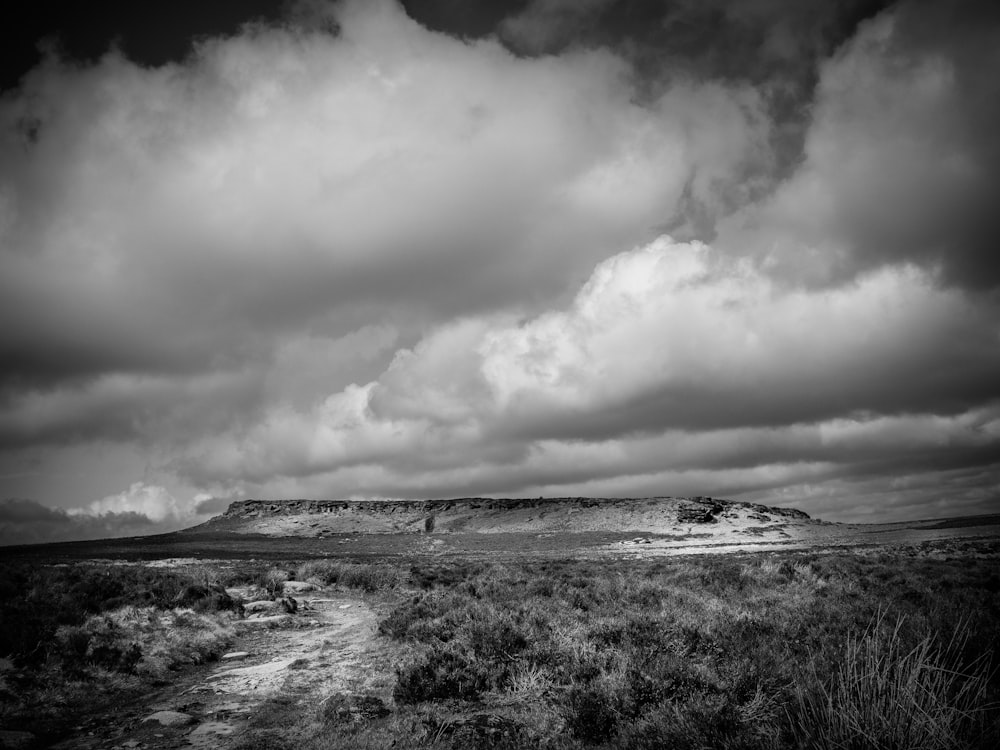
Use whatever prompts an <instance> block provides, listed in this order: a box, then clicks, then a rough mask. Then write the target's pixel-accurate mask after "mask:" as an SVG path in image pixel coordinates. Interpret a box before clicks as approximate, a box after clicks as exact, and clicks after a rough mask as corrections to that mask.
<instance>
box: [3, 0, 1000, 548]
mask: <svg viewBox="0 0 1000 750" xmlns="http://www.w3.org/2000/svg"><path fill="white" fill-rule="evenodd" d="M201 5H204V4H195V3H184V2H181V3H178V4H175V5H172V6H170V13H169V14H166V11H163V13H161V14H160V16H157V15H156V14H152V15H150V14H146V15H142V14H139V13H138V11H136V10H134V9H133V7H132V5H131V4H122V3H115V2H97V3H94V4H87V6H86V10H83V9H82V8H83V6H79V4H66V7H65V8H61V7H58V6H59V4H56V5H55V6H54V7H46V9H45V10H46V12H45V13H44V14H43V13H41V12H40V13H39V15H38V17H37V18H36V19H34V20H33V21H30V22H28V23H26V24H25V25H24V26H22V27H21V28H20V29H15V30H11V29H8V30H7V31H5V32H4V33H5V34H15V35H16V39H15V38H11V39H5V40H3V41H4V42H5V44H4V49H5V53H4V57H3V70H2V78H0V86H2V87H3V88H2V93H0V498H5V499H2V500H0V543H16V542H27V541H44V540H50V539H64V538H75V537H87V536H108V535H119V534H137V533H148V532H151V531H157V530H165V529H170V528H179V527H183V526H186V525H191V524H193V523H196V522H198V521H201V520H204V519H205V518H207V517H208V516H209V515H211V514H213V513H215V512H218V511H220V510H221V509H224V507H225V505H226V504H227V503H228V502H229V501H230V500H232V499H240V498H246V497H322V498H334V497H336V498H347V497H380V498H381V497H385V498H429V497H458V496H466V495H492V496H539V495H601V496H636V495H690V494H696V495H713V496H719V497H729V498H733V499H743V500H752V501H757V502H765V503H770V504H777V505H786V506H793V507H798V508H801V509H803V510H805V511H807V512H809V513H811V514H813V515H816V516H819V517H822V518H825V519H829V520H900V519H907V518H918V517H931V516H952V515H962V514H971V513H984V512H990V511H993V510H996V509H997V508H998V507H1000V213H998V212H997V206H998V205H1000V75H998V74H1000V9H998V8H997V7H996V6H995V4H991V3H986V2H983V3H975V2H954V3H938V2H930V1H926V2H923V1H920V0H902V1H901V2H898V3H895V4H893V3H886V2H870V1H869V0H841V1H840V2H828V1H827V0H822V1H820V0H815V1H810V2H802V1H801V0H794V1H793V0H750V1H749V2H741V3H730V2H725V1H724V0H710V1H708V2H704V1H701V0H699V2H694V0H674V1H668V2H659V1H657V2H653V1H652V0H586V1H581V0H520V1H517V2H513V1H511V2H502V1H500V0H494V1H492V2H484V3H472V4H470V3H462V2H457V0H420V1H419V2H417V1H413V2H403V3H402V4H399V3H397V2H395V1H394V0H379V1H369V2H362V1H361V0H346V1H344V2H336V3H333V2H325V1H324V0H315V1H313V2H292V3H281V2H274V3H268V2H263V1H258V2H244V3H236V2H233V3H217V4H213V8H212V10H211V11H208V10H205V9H203V8H202V7H201ZM143 13H145V11H143ZM164 14H166V15H164Z"/></svg>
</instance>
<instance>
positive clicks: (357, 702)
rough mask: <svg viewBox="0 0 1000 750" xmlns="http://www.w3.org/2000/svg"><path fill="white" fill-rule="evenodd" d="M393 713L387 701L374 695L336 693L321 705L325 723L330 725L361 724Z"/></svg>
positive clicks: (321, 713)
mask: <svg viewBox="0 0 1000 750" xmlns="http://www.w3.org/2000/svg"><path fill="white" fill-rule="evenodd" d="M390 713H392V712H391V711H390V710H389V708H388V707H387V706H386V705H385V702H384V701H383V700H382V699H381V698H379V697H377V696H374V695H346V694H344V693H334V694H333V695H331V696H329V697H328V698H327V699H326V700H325V701H323V703H322V704H321V706H320V715H321V717H322V720H323V723H325V724H327V725H328V726H342V725H344V724H361V723H364V722H367V721H372V720H374V719H381V718H383V717H385V716H388V715H389V714H390Z"/></svg>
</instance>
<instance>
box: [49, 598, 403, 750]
mask: <svg viewBox="0 0 1000 750" xmlns="http://www.w3.org/2000/svg"><path fill="white" fill-rule="evenodd" d="M296 599H297V601H298V602H299V604H300V608H299V611H298V612H296V613H295V614H294V615H278V616H274V615H266V616H261V617H253V616H252V617H249V618H247V619H246V620H243V621H241V622H240V623H239V624H238V631H237V637H236V640H235V643H234V644H233V647H232V649H231V651H230V655H229V658H224V659H223V660H220V661H218V662H215V663H213V664H210V665H205V666H204V667H201V668H199V669H197V670H193V671H192V672H190V673H188V674H186V675H184V676H183V677H181V678H180V679H178V681H176V682H174V683H173V684H171V685H170V686H168V687H167V688H164V689H163V690H161V691H160V692H158V693H154V694H152V695H150V696H147V697H146V698H145V699H143V700H137V701H135V702H134V704H133V705H131V706H127V707H126V706H123V707H122V708H121V709H120V710H118V711H116V712H114V713H113V714H112V715H106V716H96V717H93V718H92V719H90V720H89V721H87V722H85V723H84V724H83V725H82V726H81V727H80V728H79V734H78V735H77V736H74V737H72V738H69V739H66V740H64V741H62V742H60V743H59V744H58V745H54V746H53V748H55V749H57V750H71V749H72V750H75V749H77V748H79V750H165V749H167V748H170V749H171V750H175V749H179V748H212V749H213V750H224V748H226V747H229V746H230V745H232V744H234V742H235V741H236V740H237V739H238V737H239V735H240V733H241V731H242V729H243V728H244V727H245V726H246V724H247V721H248V720H249V719H250V717H251V716H252V715H253V714H254V712H255V711H257V710H258V709H259V708H260V707H261V705H262V704H264V703H265V702H266V701H268V699H275V698H276V697H279V696H294V697H295V698H296V699H300V700H302V699H305V700H308V701H313V702H315V703H316V704H317V705H318V704H319V703H320V702H321V701H322V700H323V699H324V698H325V697H326V696H328V695H331V694H333V693H354V692H360V691H365V692H367V693H369V694H371V693H375V694H378V693H383V692H387V691H388V690H389V689H390V684H391V683H390V680H389V679H388V674H386V673H385V670H379V669H377V668H374V669H373V665H375V664H376V663H377V662H379V660H380V658H381V657H382V656H384V654H382V651H383V650H384V646H383V645H382V644H381V643H379V641H378V639H377V638H376V627H377V623H378V616H377V615H376V613H375V612H374V611H373V610H372V609H371V608H370V607H369V606H368V605H367V604H366V603H365V602H364V601H363V600H362V599H359V598H357V597H351V596H347V595H341V594H338V593H330V592H323V591H317V592H310V593H308V594H299V595H297V596H296ZM385 697H386V698H388V695H385Z"/></svg>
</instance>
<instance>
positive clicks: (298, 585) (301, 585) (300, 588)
mask: <svg viewBox="0 0 1000 750" xmlns="http://www.w3.org/2000/svg"><path fill="white" fill-rule="evenodd" d="M318 588H319V586H317V585H316V584H315V583H309V581H285V593H286V594H301V593H303V592H305V591H315V590H316V589H318Z"/></svg>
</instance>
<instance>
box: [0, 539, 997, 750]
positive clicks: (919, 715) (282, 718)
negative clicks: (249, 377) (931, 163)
mask: <svg viewBox="0 0 1000 750" xmlns="http://www.w3.org/2000/svg"><path fill="white" fill-rule="evenodd" d="M288 576H294V577H295V578H297V579H299V580H305V579H312V580H317V581H319V582H322V583H324V584H326V585H328V586H332V587H340V588H345V589H351V590H354V591H357V592H361V593H362V594H363V595H364V596H366V597H369V598H370V599H371V600H372V601H373V602H377V603H378V604H379V609H380V611H382V612H383V613H384V616H383V617H382V619H381V622H380V624H379V626H378V630H379V636H378V637H379V638H380V639H382V640H383V641H384V642H385V643H386V644H387V645H388V646H392V647H393V648H394V649H395V651H394V653H396V654H397V655H398V658H396V659H395V665H394V671H395V673H394V675H393V677H394V680H393V688H392V692H391V695H346V694H331V695H323V696H310V697H305V696H294V695H277V696H273V697H272V698H271V699H270V700H269V701H267V702H266V703H265V704H264V705H262V706H261V707H260V709H259V710H258V711H257V712H256V713H255V714H254V715H253V716H252V717H251V718H250V720H249V723H248V725H247V727H246V728H245V730H244V731H243V732H242V734H240V735H239V736H237V737H236V738H235V739H234V744H233V747H235V748H239V749H240V750H252V749H254V748H257V749H260V750H263V749H264V748H277V749H278V750H280V749H281V748H292V747H294V748H302V749H304V750H320V748H331V747H337V748H340V747H344V748H350V747H362V748H365V747H367V748H388V747H428V748H463V750H470V749H473V748H522V747H541V748H578V747H580V748H662V747H671V748H715V747H719V748H797V747H815V748H876V747H878V748H942V749H945V748H949V749H950V748H991V749H992V748H995V747H998V746H1000V708H998V706H1000V703H998V701H1000V677H998V664H1000V659H998V654H1000V562H998V561H997V559H996V558H995V557H988V558H986V559H974V558H973V557H972V556H969V555H964V556H962V557H955V558H953V559H929V558H922V557H914V556H905V555H897V554H884V555H868V556H861V555H855V554H849V553H823V554H796V555H793V554H788V553H786V554H781V555H736V556H705V557H698V558H669V559H659V560H656V559H652V560H621V559H619V560H613V559H600V560H597V559H590V560H586V559H563V560H560V559H553V558H551V557H535V558H523V559H515V558H509V559H506V560H504V561H499V562H498V561H495V560H493V559H491V558H488V557H486V556H483V555H477V556H470V557H465V558H432V557H414V558H410V559H407V560H401V559H398V558H394V559H389V560H387V561H385V562H381V563H373V562H358V561H353V562H352V561H347V560H342V559H341V560H333V559H318V560H304V559H303V558H302V557H300V558H299V559H298V560H289V561H287V562H282V563H281V564H280V565H276V564H275V563H273V562H267V563H265V562H258V563H254V564H249V565H247V564H230V565H203V566H194V567H191V568H186V569H183V570H181V569H178V570H162V569H158V570H154V569H150V568H145V567H142V566H110V565H81V564H77V565H73V566H64V567H41V566H38V565H28V564H24V563H16V562H11V563H8V564H7V566H6V569H5V570H3V571H2V578H0V581H3V587H4V590H3V591H2V592H0V593H2V594H3V597H2V601H3V605H2V607H0V650H2V651H4V652H5V653H9V654H10V655H11V656H12V658H13V661H14V663H15V664H16V665H17V666H18V671H17V674H18V675H19V677H18V678H17V679H18V682H16V684H12V683H11V682H10V681H9V680H8V681H7V682H6V683H5V684H4V690H5V691H6V692H5V693H3V694H2V695H0V698H2V699H3V700H2V703H0V706H2V711H0V723H2V724H3V725H4V726H7V727H11V726H28V728H31V727H30V722H31V717H33V716H34V717H37V711H38V710H39V706H42V705H51V704H53V700H54V699H53V696H54V695H56V694H57V693H58V698H57V699H56V700H55V704H56V705H58V706H59V707H60V712H61V715H63V716H69V717H71V716H72V713H73V711H74V710H81V711H82V710H94V709H93V700H94V698H93V696H94V695H97V694H104V695H107V696H113V695H115V694H116V692H115V691H119V692H121V691H136V690H139V689H141V687H142V686H143V685H148V684H152V683H155V682H156V681H158V680H159V681H162V680H165V679H169V672H170V670H171V669H175V668H176V667H177V666H178V665H183V664H190V663H196V662H198V661H203V660H207V659H212V658H215V657H216V656H218V654H219V653H220V652H221V650H222V649H223V648H224V646H225V644H226V643H227V642H228V641H227V638H228V637H229V635H230V633H231V631H230V630H229V628H230V626H231V624H232V621H233V619H234V618H236V617H238V615H239V612H238V609H239V607H238V603H235V602H232V601H231V600H229V599H228V597H227V596H226V595H225V592H224V590H223V589H222V586H228V585H233V584H234V583H244V584H245V583H252V584H255V585H257V586H259V589H260V591H261V593H262V595H266V594H267V593H268V592H270V593H271V594H272V595H273V594H276V593H277V591H278V590H279V588H280V581H281V580H283V578H286V577H288ZM60 685H61V686H62V687H61V688H58V687H54V686H60ZM94 686H99V690H97V689H95V687H94ZM59 690H62V692H61V693H59ZM102 691H103V692H102ZM84 694H88V695H89V696H90V697H89V698H88V699H84V698H83V697H82V696H83V695H84ZM109 699H110V698H109ZM74 700H76V701H77V703H74ZM87 700H89V701H91V703H88V702H87ZM33 701H34V702H33ZM67 721H69V719H67Z"/></svg>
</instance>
